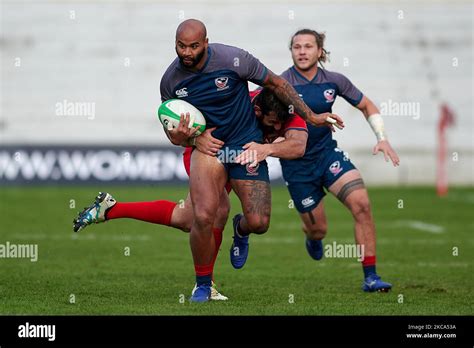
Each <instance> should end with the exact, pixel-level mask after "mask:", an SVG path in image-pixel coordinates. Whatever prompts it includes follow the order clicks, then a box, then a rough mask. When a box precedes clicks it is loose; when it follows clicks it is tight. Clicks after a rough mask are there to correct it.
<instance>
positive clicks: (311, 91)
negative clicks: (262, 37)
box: [280, 66, 363, 181]
mask: <svg viewBox="0 0 474 348" xmlns="http://www.w3.org/2000/svg"><path fill="white" fill-rule="evenodd" d="M281 76H282V77H283V78H284V79H285V80H287V81H288V82H289V83H290V84H291V85H292V86H293V87H294V88H295V90H296V91H297V92H298V94H299V95H300V97H301V98H302V99H303V100H304V102H305V103H306V104H307V105H308V106H309V107H310V108H311V110H313V112H315V113H317V114H322V113H325V112H332V106H333V105H334V102H335V100H336V97H337V96H341V97H342V98H344V99H345V100H346V101H347V102H349V103H350V104H351V105H353V106H356V105H358V104H359V103H360V101H361V100H362V97H363V94H362V92H361V91H360V90H359V89H357V87H356V86H354V85H353V84H352V82H351V81H350V80H349V79H348V78H347V77H346V76H344V75H342V74H340V73H336V72H332V71H328V70H325V69H322V68H320V67H319V68H318V72H317V73H316V76H315V77H314V78H313V79H312V80H311V81H309V80H308V79H307V78H305V77H304V76H303V75H302V74H300V73H299V72H298V71H297V70H296V68H295V67H294V66H292V67H291V68H289V69H287V70H286V71H284V72H283V73H282V74H281ZM336 146H337V142H336V141H335V140H334V139H333V138H332V131H331V129H330V128H329V127H315V126H313V125H310V124H308V142H307V144H306V152H305V154H304V156H303V157H301V158H299V159H296V160H291V161H289V160H280V163H281V165H282V169H283V176H284V178H285V180H286V181H289V180H290V181H304V180H305V177H307V176H306V175H305V173H304V172H305V171H304V168H306V169H308V168H309V167H308V165H309V164H310V163H314V161H315V159H316V158H317V156H318V155H320V154H321V152H322V151H324V150H325V149H331V150H332V149H334V148H335V147H336Z"/></svg>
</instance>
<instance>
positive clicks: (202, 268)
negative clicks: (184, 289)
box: [194, 264, 213, 277]
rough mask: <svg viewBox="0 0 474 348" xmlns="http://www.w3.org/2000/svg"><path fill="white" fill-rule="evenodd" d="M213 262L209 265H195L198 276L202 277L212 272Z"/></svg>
mask: <svg viewBox="0 0 474 348" xmlns="http://www.w3.org/2000/svg"><path fill="white" fill-rule="evenodd" d="M212 268H213V264H209V265H194V271H195V272H196V276H198V277H202V276H207V275H209V274H212Z"/></svg>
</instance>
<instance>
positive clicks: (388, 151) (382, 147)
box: [356, 96, 400, 166]
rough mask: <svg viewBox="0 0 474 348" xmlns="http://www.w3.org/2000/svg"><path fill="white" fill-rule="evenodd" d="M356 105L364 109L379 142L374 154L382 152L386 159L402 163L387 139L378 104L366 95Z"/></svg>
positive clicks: (361, 109)
mask: <svg viewBox="0 0 474 348" xmlns="http://www.w3.org/2000/svg"><path fill="white" fill-rule="evenodd" d="M356 107H357V108H358V109H359V110H360V111H362V113H363V114H364V116H365V118H366V119H367V122H369V124H370V127H371V128H372V131H373V132H374V134H375V136H376V137H377V144H376V145H375V147H374V150H373V154H374V155H376V154H377V153H378V152H382V153H383V155H384V157H385V161H387V162H388V161H389V158H390V160H391V161H392V163H393V165H394V166H398V165H399V164H400V159H399V157H398V155H397V153H396V152H395V150H394V149H393V148H392V146H391V145H390V143H389V142H388V140H387V135H386V134H385V127H384V123H383V119H382V116H380V112H379V109H378V108H377V106H376V105H375V104H374V103H373V102H372V101H371V100H370V99H369V98H367V97H366V96H364V97H362V100H361V101H360V103H359V104H357V106H356Z"/></svg>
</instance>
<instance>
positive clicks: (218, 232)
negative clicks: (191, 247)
mask: <svg viewBox="0 0 474 348" xmlns="http://www.w3.org/2000/svg"><path fill="white" fill-rule="evenodd" d="M223 231H224V229H223V228H215V227H214V228H213V229H212V233H213V234H214V241H215V244H216V250H215V253H214V258H213V259H212V266H214V264H215V263H216V259H217V254H219V248H220V247H221V243H222V232H223Z"/></svg>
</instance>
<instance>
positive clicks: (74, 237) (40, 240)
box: [0, 186, 474, 315]
mask: <svg viewBox="0 0 474 348" xmlns="http://www.w3.org/2000/svg"><path fill="white" fill-rule="evenodd" d="M100 189H102V190H104V189H106V190H108V191H109V192H111V193H113V194H114V196H115V197H116V198H117V199H118V200H119V201H138V200H155V199H171V200H179V199H182V198H184V197H185V194H186V187H161V188H160V187H155V186H153V187H152V186H149V187H107V188H103V187H102V188H97V187H34V188H21V187H17V188H14V187H9V188H5V187H4V188H0V244H5V243H6V241H9V242H10V243H16V244H25V243H27V244H38V248H39V257H38V261H37V262H31V261H30V260H29V259H13V258H10V259H6V258H3V259H0V275H1V277H0V314H167V315H169V314H172V315H195V314H198V315H240V314H246V315H281V314H282V315H285V314H289V315H368V314H371V315H378V314H383V315H447V314H454V315H457V314H470V315H472V314H474V308H473V302H474V301H473V297H474V296H473V288H474V277H473V260H474V257H473V255H474V233H473V232H474V218H473V215H472V213H473V211H474V209H473V208H474V189H473V188H457V189H452V190H451V191H450V193H449V196H448V197H446V198H444V199H439V198H437V197H436V195H435V194H434V190H433V189H432V188H373V189H370V191H369V194H370V197H371V200H372V206H373V213H374V216H375V219H376V225H377V227H378V252H377V254H378V266H377V269H378V272H379V273H380V274H381V275H382V277H383V279H385V280H387V281H389V282H392V283H393V285H394V289H393V291H392V292H390V293H372V294H366V293H363V292H362V291H361V290H360V286H361V283H362V271H361V266H360V264H359V263H358V262H357V261H356V260H355V259H347V258H344V259H337V258H325V259H323V260H322V261H320V262H316V261H313V260H312V259H310V257H309V256H308V255H307V253H306V250H305V247H304V238H303V234H302V232H301V230H300V223H299V218H298V216H297V213H296V211H295V210H294V209H289V208H288V200H289V197H288V194H287V192H286V188H284V187H274V189H273V212H272V222H271V227H270V230H269V231H268V232H267V234H265V235H262V236H256V235H253V236H252V237H251V240H250V243H251V244H250V256H249V260H248V261H247V264H246V265H245V267H244V268H243V269H241V270H234V269H233V268H232V266H231V265H230V262H229V250H228V249H229V247H230V244H231V235H232V231H231V228H230V226H227V228H226V230H225V234H224V240H223V243H222V248H221V253H220V256H219V258H218V260H217V263H216V269H215V277H216V281H217V284H218V286H219V290H220V291H221V292H222V293H223V294H225V295H227V296H228V297H229V298H230V300H229V301H227V302H212V303H206V304H190V303H189V302H188V301H187V299H188V297H189V295H190V292H191V289H192V287H193V284H194V269H193V264H192V259H191V252H190V248H189V243H188V234H185V233H183V232H181V231H178V230H174V229H171V228H167V227H163V226H158V225H152V224H146V223H143V222H138V221H134V220H121V221H119V220H115V221H111V222H108V223H106V224H101V225H96V226H91V227H89V228H87V229H86V230H84V231H82V232H80V233H79V234H74V233H73V232H72V228H71V226H72V219H73V217H74V216H75V214H76V212H77V211H78V210H81V209H82V207H84V206H86V205H88V204H90V202H91V201H92V199H93V197H94V195H96V193H97V192H98V191H99V190H100ZM70 200H75V202H76V208H74V209H71V208H70V204H71V201H70ZM399 200H403V208H399V205H400V204H401V202H400V201H399ZM232 204H233V209H232V214H234V213H236V212H237V211H238V210H239V209H238V208H239V205H238V204H237V200H236V198H235V196H234V195H233V197H232ZM326 210H327V215H328V222H329V230H328V236H327V238H326V239H325V242H326V243H332V242H333V241H337V242H338V243H353V225H352V219H351V216H350V214H349V212H348V211H346V210H345V208H343V207H342V206H341V205H340V203H338V202H337V201H336V200H335V199H334V198H332V197H329V196H328V197H327V198H326ZM231 216H233V215H231ZM126 247H128V248H130V256H125V255H124V250H125V248H126ZM455 247H456V248H458V252H459V254H458V256H453V248H455ZM71 295H74V296H75V303H73V304H71V303H70V301H69V300H70V298H71V297H70V296H71ZM183 295H184V296H183ZM182 298H185V299H186V300H185V301H184V303H181V302H182V301H181V302H180V299H182ZM291 299H293V300H294V303H290V302H292V301H290V300H291ZM402 299H403V302H402V303H400V302H401V300H402Z"/></svg>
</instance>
